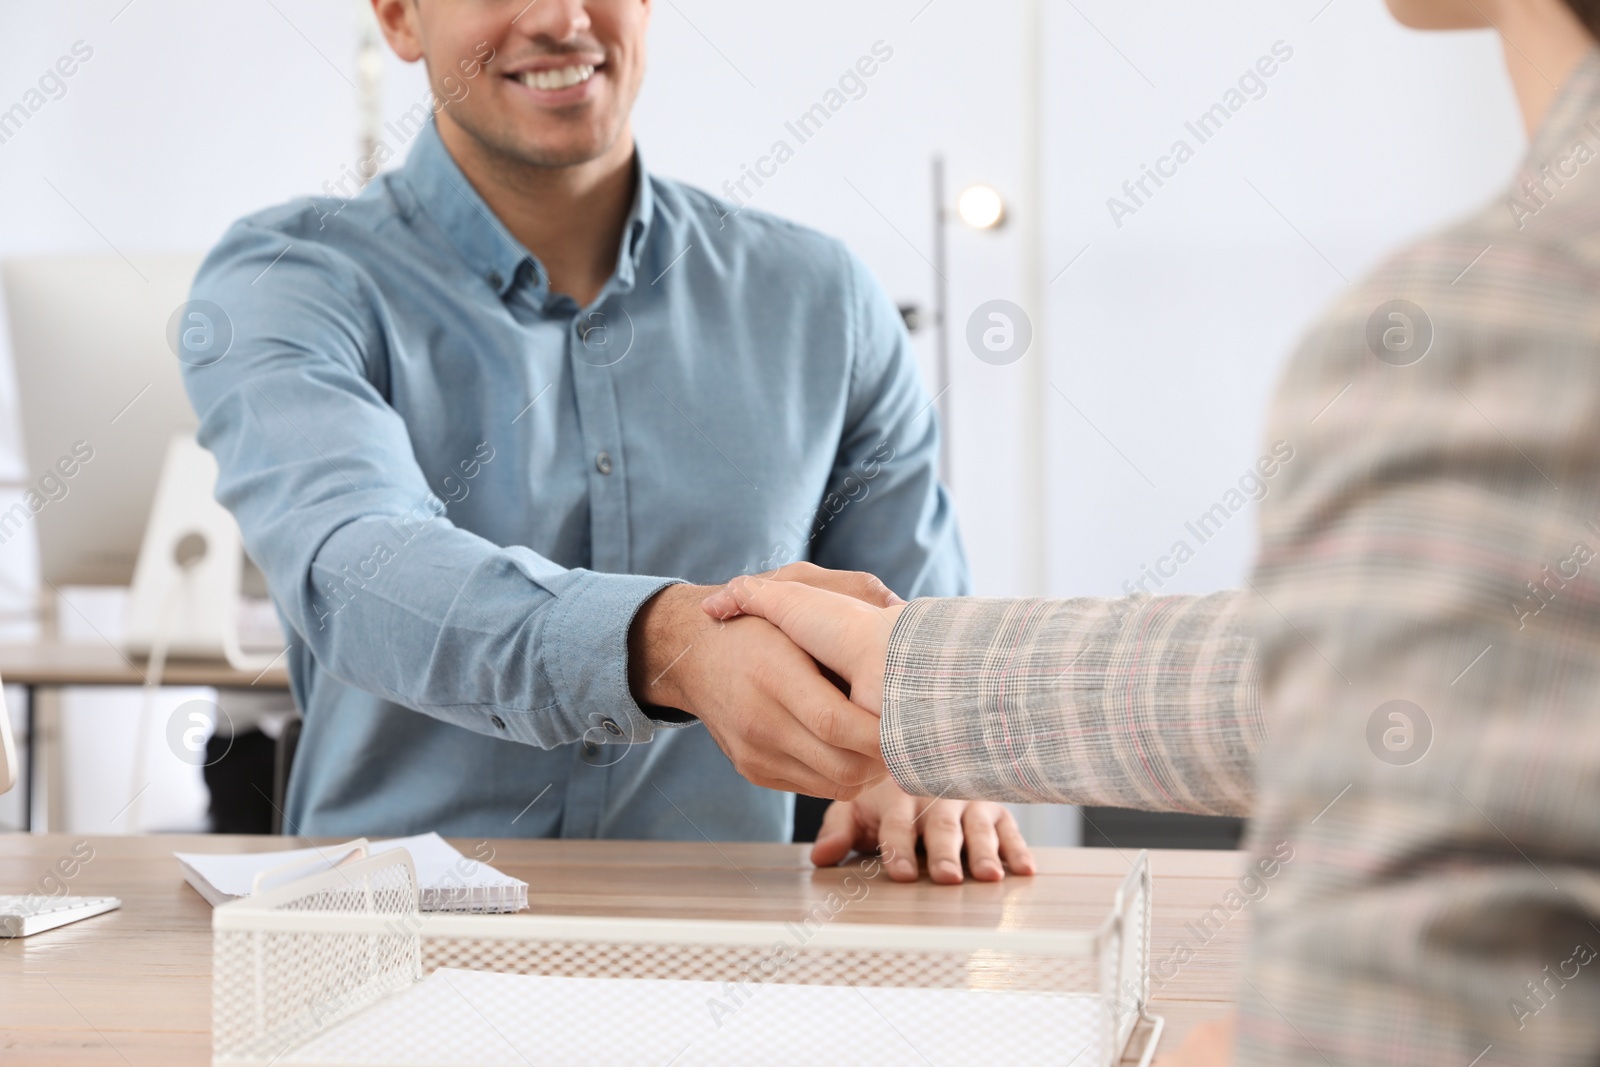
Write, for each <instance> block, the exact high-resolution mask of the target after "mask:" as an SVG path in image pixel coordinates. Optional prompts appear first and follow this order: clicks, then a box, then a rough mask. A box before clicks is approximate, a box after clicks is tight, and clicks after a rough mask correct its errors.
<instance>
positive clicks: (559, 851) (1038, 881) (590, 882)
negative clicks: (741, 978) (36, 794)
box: [0, 834, 1248, 1067]
mask: <svg viewBox="0 0 1600 1067" xmlns="http://www.w3.org/2000/svg"><path fill="white" fill-rule="evenodd" d="M85 841H86V842H87V845H88V846H89V847H90V848H92V849H93V857H92V858H91V859H89V860H88V861H87V862H86V863H84V864H83V865H82V868H81V870H80V871H79V872H78V873H77V874H76V876H75V877H73V878H72V879H71V880H70V881H69V883H68V891H69V892H71V893H73V894H77V895H96V894H101V895H109V896H119V897H121V898H122V901H123V906H122V909H121V910H120V911H115V912H111V913H108V914H106V915H101V916H98V917H96V918H93V919H86V920H84V921H83V922H80V923H75V924H72V925H69V926H64V927H60V928H58V929H55V930H50V931H47V932H45V933H42V934H36V935H34V936H33V937H29V938H20V939H15V940H0V1061H3V1062H4V1063H6V1064H7V1065H13V1067H24V1065H29V1067H31V1065H35V1064H40V1065H42V1064H50V1065H52V1067H79V1065H91V1064H92V1065H95V1067H99V1065H102V1064H103V1065H106V1067H112V1065H115V1067H145V1065H150V1067H184V1065H198V1064H207V1063H209V1062H210V1055H211V1047H210V1042H211V1039H210V1029H211V934H210V923H211V908H210V906H209V905H207V904H206V903H205V901H203V900H202V899H201V898H200V896H199V894H197V893H195V892H194V891H193V890H192V889H190V888H189V887H188V886H187V885H185V884H184V882H183V877H182V875H181V874H179V872H178V865H177V862H176V861H175V860H173V859H172V853H173V852H174V851H176V850H182V851H194V852H203V851H246V850H259V849H271V848H288V847H295V844H296V842H294V841H292V840H288V839H284V838H263V837H255V838H250V837H199V836H186V837H180V836H160V837H91V838H87V839H84V838H78V837H73V836H69V835H64V834H51V835H39V836H28V835H21V834H16V835H7V836H0V893H27V892H37V891H40V890H41V886H42V887H43V888H44V891H48V890H49V886H50V884H51V883H49V882H48V881H47V878H48V873H49V872H50V871H51V870H52V869H53V868H54V866H55V864H56V862H57V861H58V860H59V859H61V858H63V857H70V856H71V855H73V850H74V848H75V847H76V849H77V855H79V856H82V855H84V854H85V848H84V844H83V843H84V842H85ZM300 844H302V845H303V844H304V842H303V841H302V842H300ZM456 844H457V846H458V847H461V848H462V849H463V851H465V852H467V853H468V854H471V853H472V851H473V849H474V846H475V845H476V844H477V843H476V842H468V841H457V842H456ZM493 847H494V849H495V860H494V863H495V866H497V867H499V868H500V869H502V870H504V871H506V872H507V873H510V874H514V875H516V876H517V877H519V878H522V879H524V880H526V881H527V882H528V883H529V891H528V902H529V905H530V908H531V909H532V910H533V911H537V912H553V913H566V914H583V915H619V916H639V915H657V916H674V917H685V918H741V919H742V918H750V919H779V920H786V919H799V918H801V917H802V916H803V915H804V914H806V913H807V912H808V911H809V910H810V908H811V907H812V906H813V905H814V904H815V903H817V902H820V901H821V900H822V899H823V898H824V897H825V896H826V895H827V894H828V893H829V892H830V891H831V890H832V889H834V888H836V887H837V886H838V884H839V883H840V881H841V880H842V879H843V878H844V877H845V875H846V874H848V873H849V869H848V868H843V869H836V870H827V871H818V870H814V869H813V868H812V867H811V865H810V864H809V863H808V862H807V861H806V853H805V848H804V846H799V845H752V844H721V845H710V844H705V843H693V844H675V843H665V842H625V841H495V842H493ZM1037 852H1038V857H1039V868H1040V873H1039V874H1038V875H1036V876H1035V877H1033V878H1015V879H1012V878H1008V879H1007V880H1006V881H1005V882H1003V883H1000V884H980V883H975V882H968V883H967V884H966V885H963V886H960V887H959V888H952V887H948V886H936V885H934V884H932V883H931V882H929V881H928V880H927V878H926V876H924V878H923V880H922V881H921V882H919V883H917V884H916V885H909V886H901V885H895V884H893V883H890V882H888V881H887V880H886V879H879V880H877V881H875V882H874V883H873V889H872V890H871V892H870V893H869V895H868V896H866V897H864V898H863V899H861V900H860V902H859V903H857V904H853V905H852V906H851V908H850V909H848V910H847V911H845V912H841V913H840V915H839V917H838V921H841V922H868V923H921V924H938V925H951V926H1005V927H1008V928H1021V929H1028V928H1035V927H1037V928H1052V927H1056V928H1059V927H1063V926H1071V927H1077V928H1086V927H1089V926H1092V925H1093V924H1095V923H1097V922H1099V920H1100V919H1101V917H1102V916H1103V915H1104V914H1105V912H1106V910H1107V909H1108V908H1109V906H1110V901H1111V896H1112V894H1113V893H1114V892H1115V890H1116V887H1117V885H1118V883H1119V882H1120V881H1121V879H1122V878H1123V876H1124V875H1126V874H1127V871H1128V857H1126V856H1124V855H1123V854H1121V853H1119V852H1118V851H1116V850H1114V849H1098V848H1094V849H1039V850H1037ZM1151 859H1152V870H1153V872H1154V877H1155V919H1154V940H1153V942H1152V952H1151V958H1152V960H1160V959H1163V958H1165V957H1168V956H1170V955H1171V954H1172V951H1173V948H1174V946H1175V945H1176V944H1177V942H1178V941H1180V940H1183V941H1186V942H1188V943H1189V944H1190V945H1191V947H1194V946H1195V945H1196V940H1195V938H1194V936H1193V935H1192V934H1189V933H1188V932H1187V931H1185V930H1184V929H1183V925H1184V924H1185V923H1186V922H1192V921H1194V920H1196V919H1198V918H1199V916H1201V915H1202V914H1203V913H1205V912H1206V911H1207V910H1208V909H1210V908H1211V907H1212V906H1213V905H1216V904H1218V903H1220V902H1221V900H1222V897H1223V895H1224V893H1225V892H1226V891H1227V890H1228V889H1229V888H1230V886H1231V885H1232V884H1233V882H1234V880H1235V879H1237V878H1238V876H1239V874H1240V873H1241V871H1242V869H1243V859H1242V857H1241V855H1240V854H1239V853H1233V852H1184V851H1162V852H1155V853H1152V856H1151ZM69 867H70V864H69ZM1247 922H1248V918H1247V916H1246V915H1244V914H1240V915H1237V916H1235V917H1234V918H1233V920H1232V921H1231V922H1229V923H1227V924H1225V925H1224V926H1223V927H1222V929H1221V930H1220V932H1218V933H1217V934H1216V935H1215V936H1214V937H1213V938H1212V939H1211V940H1210V941H1209V942H1207V943H1206V944H1204V945H1201V946H1199V947H1198V948H1197V951H1196V954H1195V957H1194V958H1193V959H1192V960H1191V961H1190V962H1189V963H1188V964H1187V965H1186V966H1184V967H1183V968H1182V969H1181V970H1180V971H1179V972H1178V973H1177V975H1176V976H1174V977H1173V978H1172V979H1171V980H1170V981H1167V982H1165V983H1162V982H1159V981H1158V982H1156V984H1155V987H1154V988H1155V989H1156V1002H1155V1010H1156V1012H1157V1013H1159V1014H1163V1015H1165V1016H1166V1017H1167V1027H1168V1029H1167V1034H1168V1036H1167V1038H1166V1039H1165V1040H1164V1041H1163V1045H1165V1046H1166V1047H1169V1048H1170V1047H1172V1044H1175V1043H1176V1041H1177V1040H1178V1039H1180V1038H1181V1037H1182V1036H1183V1035H1184V1034H1185V1033H1187V1032H1188V1030H1189V1028H1190V1027H1191V1026H1193V1025H1194V1024H1195V1023H1197V1022H1201V1021H1203V1020H1206V1019H1213V1018H1217V1017H1218V1016H1220V1015H1222V1014H1224V1013H1225V1012H1226V1011H1227V1010H1228V1008H1229V1003H1230V1000H1231V992H1232V989H1233V986H1234V984H1235V983H1236V981H1237V973H1238V964H1239V956H1240V948H1241V945H1242V943H1243V938H1244V934H1245V927H1246V923H1247Z"/></svg>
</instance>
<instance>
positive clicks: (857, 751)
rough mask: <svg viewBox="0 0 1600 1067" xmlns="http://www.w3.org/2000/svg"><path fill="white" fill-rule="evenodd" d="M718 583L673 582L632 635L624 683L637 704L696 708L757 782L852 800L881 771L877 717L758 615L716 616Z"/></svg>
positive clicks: (653, 600)
mask: <svg viewBox="0 0 1600 1067" xmlns="http://www.w3.org/2000/svg"><path fill="white" fill-rule="evenodd" d="M715 591H716V590H715V588H714V587H701V586H685V585H675V586H669V587H667V588H666V589H663V590H662V591H661V592H659V593H657V594H656V595H655V596H653V597H651V598H650V600H649V601H647V602H646V603H645V605H644V607H643V608H641V609H640V611H639V614H638V615H637V616H636V617H635V619H634V622H633V628H632V629H631V630H630V631H629V634H628V681H629V685H630V687H631V688H632V690H633V696H634V699H635V700H637V701H638V702H639V704H640V706H642V707H650V706H656V707H662V708H673V709H676V710H678V711H682V712H685V713H687V714H689V715H693V716H694V717H695V718H697V719H699V720H700V721H701V722H703V723H705V726H706V729H707V730H709V731H710V732H711V736H712V738H713V739H715V740H716V742H717V744H718V745H719V746H720V747H721V748H722V751H723V752H725V753H726V754H727V756H728V758H729V759H730V760H732V761H733V765H734V767H735V768H736V769H737V770H738V771H739V773H740V774H742V775H744V776H745V777H746V778H748V779H750V781H752V782H754V783H756V784H757V785H762V786H766V787H768V788H770V789H782V790H785V791H787V792H793V793H809V794H811V795H812V796H822V797H836V798H842V799H849V798H851V797H854V796H856V795H857V794H859V793H860V792H861V791H862V790H863V789H865V788H866V787H868V786H870V785H872V784H873V783H874V782H876V781H878V780H879V779H881V778H883V777H884V776H885V775H886V774H887V773H888V771H887V769H886V768H885V767H884V765H883V751H882V749H881V748H880V747H879V744H878V719H877V717H876V716H874V715H871V714H868V713H867V712H866V711H863V710H862V709H861V708H859V707H857V706H856V705H854V704H852V703H851V702H850V701H849V700H848V699H847V698H846V697H845V696H844V694H842V693H840V692H839V690H838V688H837V687H835V686H834V685H833V684H832V683H831V682H829V681H828V680H827V679H826V678H824V677H823V676H822V672H821V671H820V670H819V669H818V668H817V665H816V663H815V662H813V661H812V659H811V657H810V656H807V655H806V654H805V653H804V652H802V651H800V650H799V649H798V648H796V647H795V646H794V643H793V642H792V641H790V639H789V638H787V637H785V636H784V635H783V634H782V633H781V632H780V631H779V630H778V629H777V628H776V627H774V626H773V625H772V624H770V623H768V622H766V621H765V620H763V619H759V618H745V619H733V620H732V621H728V622H717V621H713V620H712V619H710V618H707V616H706V613H705V612H704V611H703V610H702V609H701V607H700V604H701V601H703V600H704V599H705V597H706V595H707V594H708V593H713V592H715Z"/></svg>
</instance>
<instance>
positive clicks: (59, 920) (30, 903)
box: [0, 894, 122, 937]
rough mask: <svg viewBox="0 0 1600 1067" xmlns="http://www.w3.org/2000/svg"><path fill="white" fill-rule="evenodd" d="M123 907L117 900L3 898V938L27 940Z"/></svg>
mask: <svg viewBox="0 0 1600 1067" xmlns="http://www.w3.org/2000/svg"><path fill="white" fill-rule="evenodd" d="M120 907H122V901H120V900H118V899H117V898H116V897H46V896H39V895H37V894H35V895H32V896H22V897H18V896H3V895H0V937H27V936H28V935H29V934H37V933H39V932H40V931H41V930H53V929H55V928H56V927H57V926H65V925H66V924H67V923H75V922H77V921H78V920H79V919H87V918H89V916H91V915H100V914H102V913H103V912H108V911H112V910H114V909H116V908H120Z"/></svg>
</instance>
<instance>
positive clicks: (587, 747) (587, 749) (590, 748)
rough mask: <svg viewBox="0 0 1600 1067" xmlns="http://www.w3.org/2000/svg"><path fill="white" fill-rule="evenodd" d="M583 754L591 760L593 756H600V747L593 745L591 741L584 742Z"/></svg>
mask: <svg viewBox="0 0 1600 1067" xmlns="http://www.w3.org/2000/svg"><path fill="white" fill-rule="evenodd" d="M583 754H584V755H585V756H588V757H589V758H591V759H593V758H594V757H595V756H597V755H599V754H600V746H599V745H597V744H595V743H594V742H593V741H585V742H584V743H583Z"/></svg>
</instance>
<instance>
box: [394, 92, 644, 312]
mask: <svg viewBox="0 0 1600 1067" xmlns="http://www.w3.org/2000/svg"><path fill="white" fill-rule="evenodd" d="M633 168H634V177H635V179H636V181H635V192H634V197H633V207H632V208H631V209H630V210H629V212H628V223H627V225H626V226H624V227H623V230H622V244H621V247H620V248H619V249H618V250H617V268H616V271H615V273H614V274H613V276H612V278H611V280H610V282H608V283H607V286H606V288H607V290H616V291H620V292H627V291H629V290H631V289H632V288H633V285H634V280H635V278H636V276H637V272H638V268H639V262H640V260H641V259H642V258H643V256H644V248H645V238H646V237H647V236H648V235H649V232H650V225H651V223H652V221H653V220H654V217H655V195H654V193H653V192H652V191H651V180H650V174H649V172H648V171H646V170H645V167H644V160H643V157H642V156H641V155H640V154H639V151H638V148H637V147H635V149H634V154H633ZM402 173H403V175H404V177H405V181H406V183H407V184H408V185H409V186H410V188H411V192H412V194H413V195H414V196H415V197H416V199H417V202H418V204H419V205H420V206H421V207H422V209H423V210H425V211H426V212H427V213H428V215H429V216H431V217H432V218H433V220H434V221H435V222H436V223H438V225H439V228H440V229H441V230H443V231H444V233H445V236H446V237H447V238H448V239H449V241H450V243H451V244H452V245H453V246H455V249H456V251H457V252H459V253H460V255H461V258H462V259H464V260H465V261H466V262H467V264H468V266H470V267H471V268H472V271H473V273H474V274H477V275H478V276H479V277H480V278H482V279H484V281H485V282H487V283H488V285H489V286H490V287H491V288H492V289H494V290H495V292H496V293H497V294H499V295H500V296H501V297H504V296H505V295H506V293H507V291H508V290H509V289H510V288H511V287H512V286H513V285H514V284H515V283H516V279H517V272H518V270H519V269H520V268H521V267H522V265H523V264H524V263H526V264H528V265H529V268H530V269H531V270H532V271H533V272H534V286H535V289H536V295H541V296H542V295H544V294H546V293H548V291H549V285H550V278H549V274H548V273H547V272H546V271H545V269H544V265H543V264H541V263H540V262H539V261H538V259H536V258H535V257H534V256H533V254H532V253H530V252H529V251H528V250H527V248H525V247H524V246H523V244H522V242H521V241H518V240H517V239H516V238H515V237H513V236H512V235H511V232H510V231H509V230H507V229H506V227H505V225H504V224H503V223H502V222H501V221H500V219H499V218H498V217H497V216H496V215H495V213H494V212H493V211H491V210H490V209H489V205H488V204H486V203H485V202H484V200H483V197H481V196H479V195H478V191H477V190H476V189H474V188H473V187H472V183H471V182H469V181H468V180H467V176H466V175H465V174H463V173H462V172H461V168H460V166H458V165H457V164H456V161H455V159H454V158H452V157H451V155H450V152H449V150H448V149H446V148H445V146H444V141H442V140H441V139H440V137H439V131H438V129H437V127H436V126H435V124H434V123H433V122H430V123H428V125H427V126H426V127H425V128H424V129H423V130H422V131H421V132H420V133H419V134H418V135H417V143H416V144H415V145H413V146H412V149H411V154H410V155H409V156H407V158H406V162H405V165H404V166H403V167H402Z"/></svg>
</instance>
